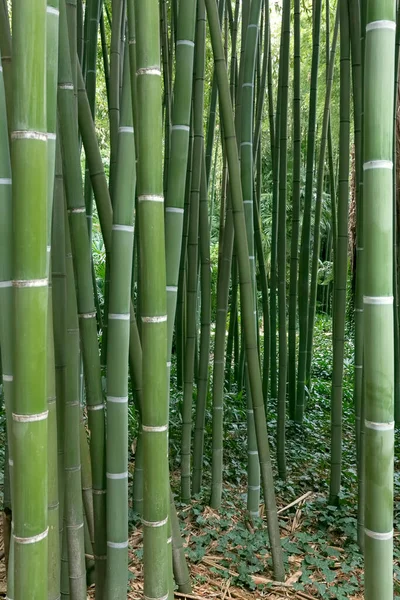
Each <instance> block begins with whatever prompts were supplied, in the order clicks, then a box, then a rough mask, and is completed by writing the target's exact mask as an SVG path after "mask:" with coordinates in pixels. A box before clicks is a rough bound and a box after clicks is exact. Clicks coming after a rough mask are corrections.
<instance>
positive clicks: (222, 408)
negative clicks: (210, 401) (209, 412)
mask: <svg viewBox="0 0 400 600" xmlns="http://www.w3.org/2000/svg"><path fill="white" fill-rule="evenodd" d="M213 410H224V407H223V406H213Z"/></svg>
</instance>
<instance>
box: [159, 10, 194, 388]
mask: <svg viewBox="0 0 400 600" xmlns="http://www.w3.org/2000/svg"><path fill="white" fill-rule="evenodd" d="M196 5H197V2H196V0H190V2H189V1H188V2H185V3H184V4H182V7H181V10H180V13H179V17H178V23H177V30H176V76H175V82H174V91H173V105H172V115H171V150H170V158H169V163H168V168H169V175H168V183H167V194H166V198H165V204H166V208H165V254H166V261H167V266H166V269H167V270H166V277H167V308H168V356H167V361H168V362H167V366H168V381H169V378H170V362H171V353H172V338H173V332H174V323H175V313H176V305H177V292H178V288H177V286H178V279H179V267H180V258H181V249H182V234H183V213H184V201H185V186H186V176H187V165H188V157H189V156H190V155H191V154H189V132H190V110H191V99H192V81H193V62H194V36H195V23H196Z"/></svg>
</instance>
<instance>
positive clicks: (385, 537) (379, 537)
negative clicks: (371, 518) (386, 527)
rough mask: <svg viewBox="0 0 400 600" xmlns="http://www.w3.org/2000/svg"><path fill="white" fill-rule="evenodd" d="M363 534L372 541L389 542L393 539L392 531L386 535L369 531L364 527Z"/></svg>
mask: <svg viewBox="0 0 400 600" xmlns="http://www.w3.org/2000/svg"><path fill="white" fill-rule="evenodd" d="M364 533H365V535H367V536H368V537H370V538H372V539H373V540H379V541H380V542H384V541H386V540H391V539H392V537H393V529H392V531H388V532H387V533H380V532H379V531H371V530H370V529H367V528H366V527H364Z"/></svg>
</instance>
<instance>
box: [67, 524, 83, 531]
mask: <svg viewBox="0 0 400 600" xmlns="http://www.w3.org/2000/svg"><path fill="white" fill-rule="evenodd" d="M66 527H67V529H75V531H79V529H82V528H83V523H79V524H78V525H67V526H66Z"/></svg>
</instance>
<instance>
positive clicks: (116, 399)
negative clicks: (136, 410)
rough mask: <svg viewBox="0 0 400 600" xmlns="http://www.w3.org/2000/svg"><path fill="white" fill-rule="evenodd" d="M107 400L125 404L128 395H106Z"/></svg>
mask: <svg viewBox="0 0 400 600" xmlns="http://www.w3.org/2000/svg"><path fill="white" fill-rule="evenodd" d="M107 402H112V403H114V404H126V403H127V402H128V396H107Z"/></svg>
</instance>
